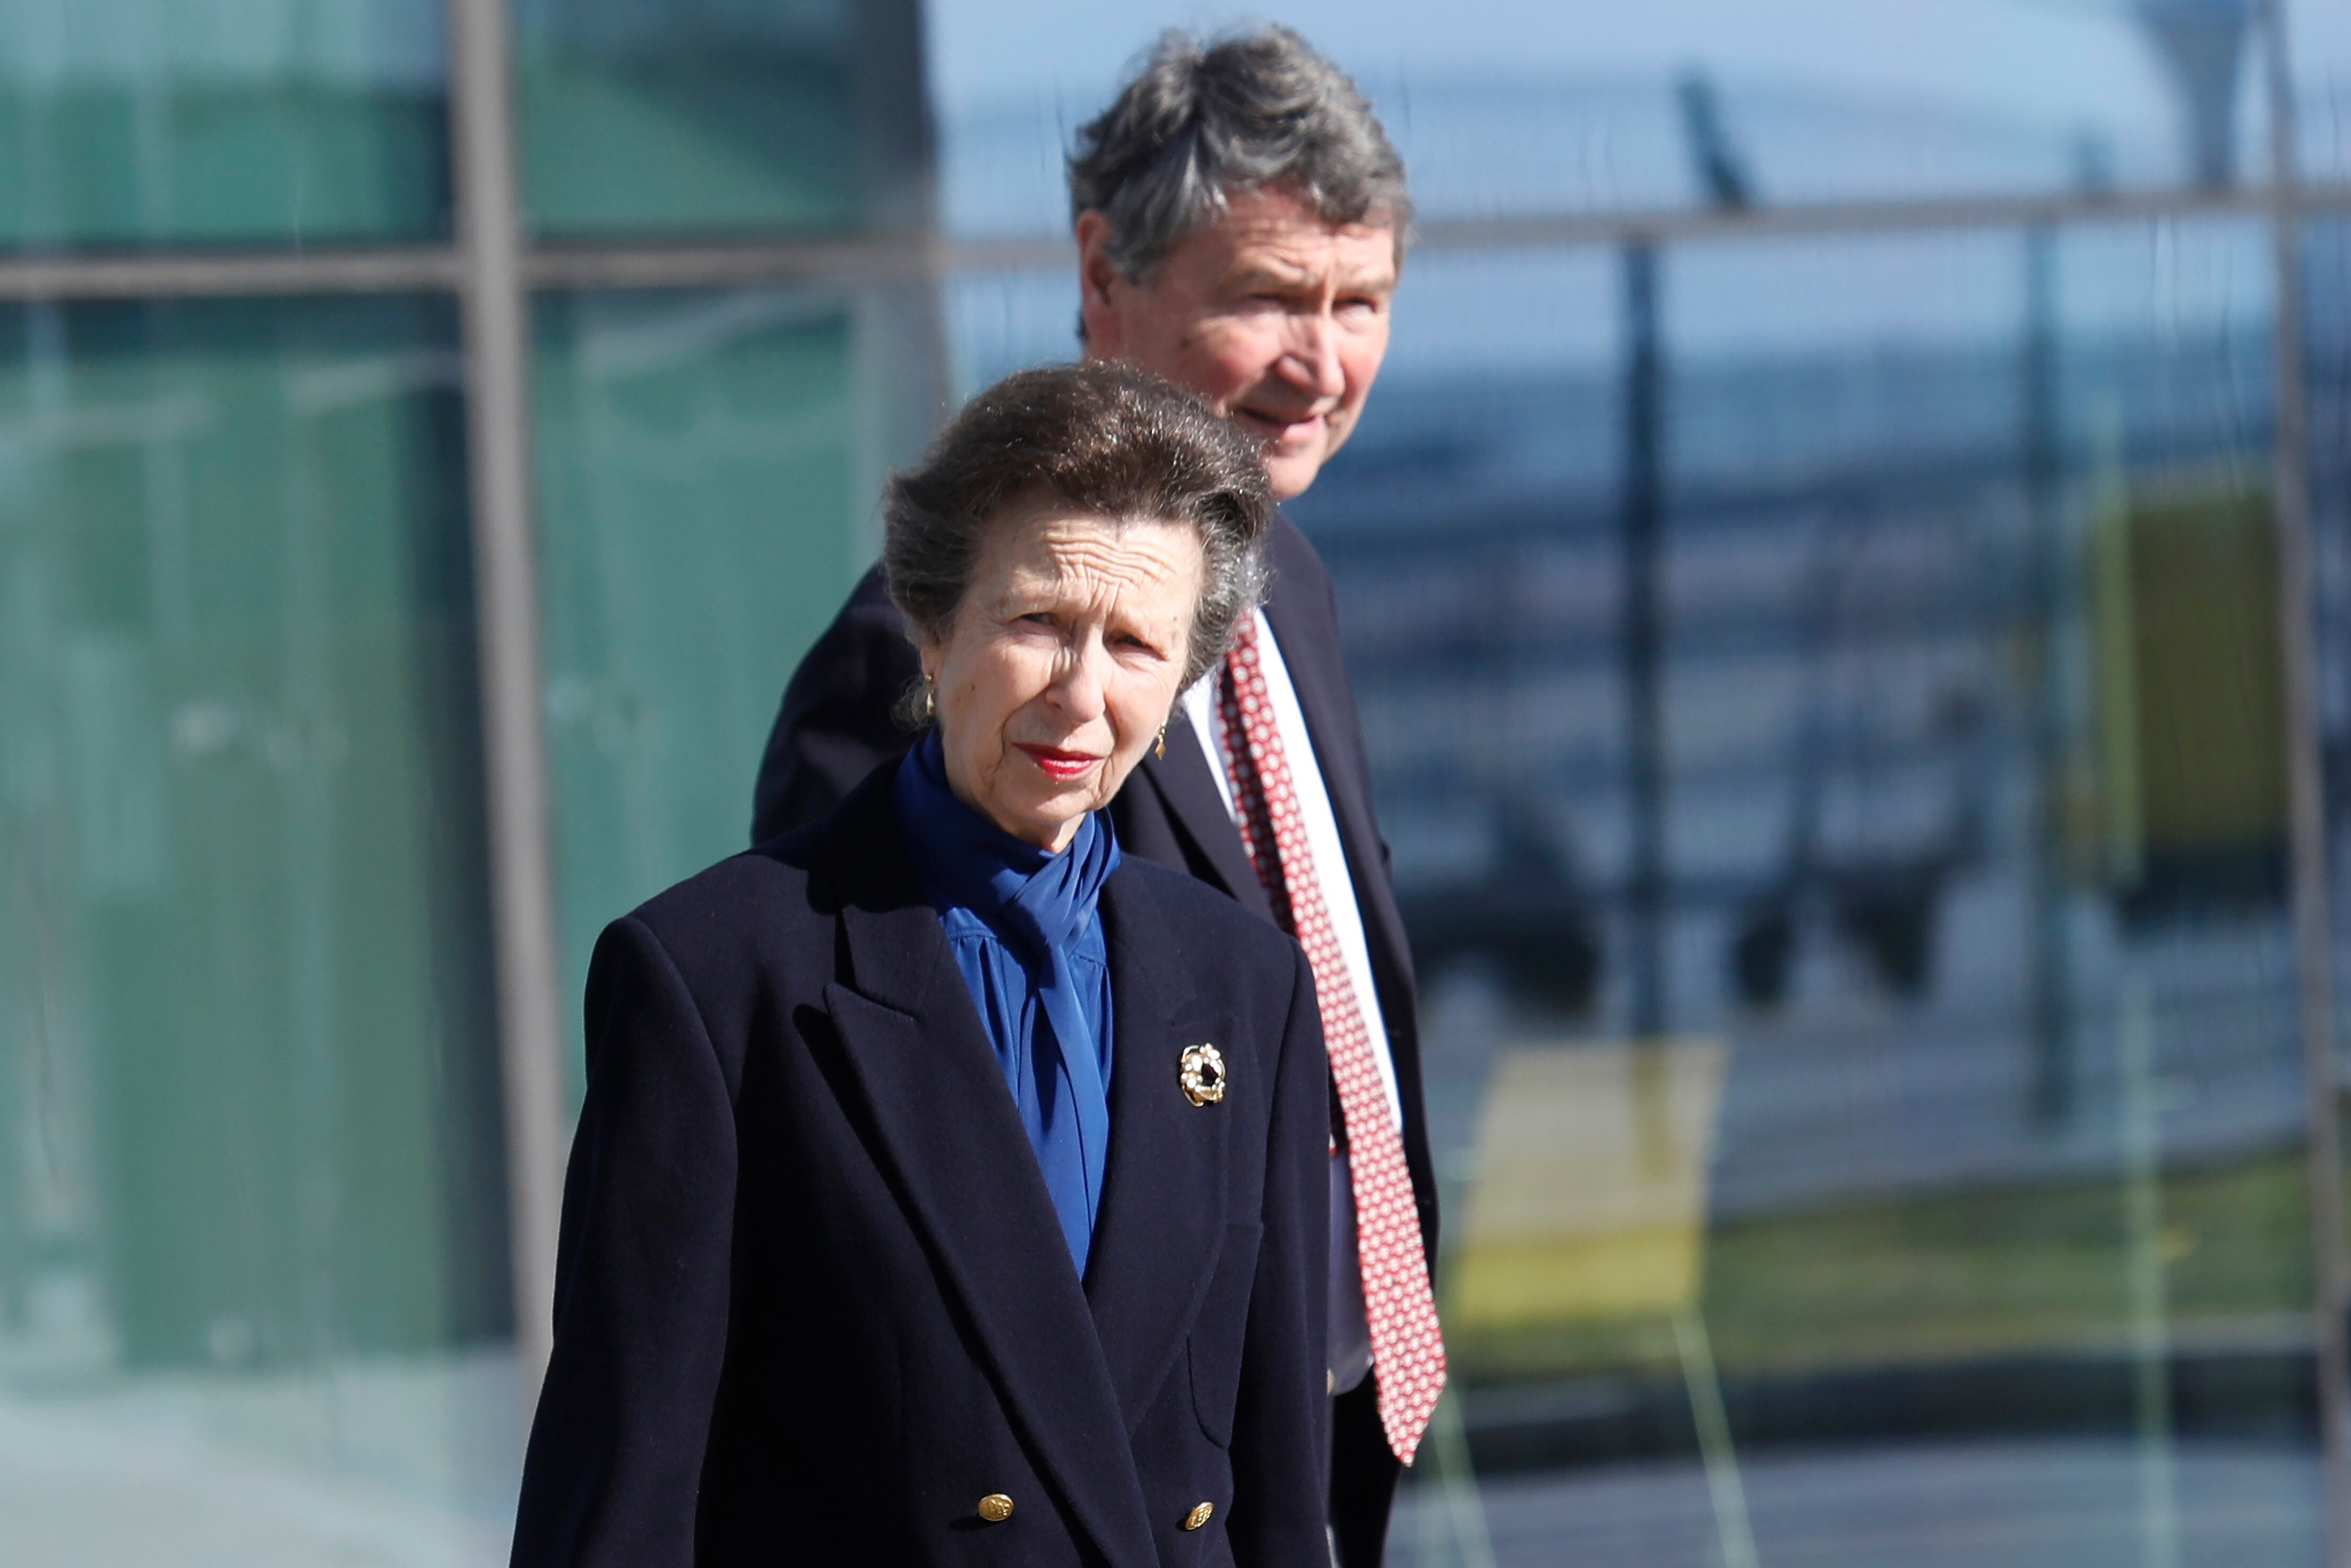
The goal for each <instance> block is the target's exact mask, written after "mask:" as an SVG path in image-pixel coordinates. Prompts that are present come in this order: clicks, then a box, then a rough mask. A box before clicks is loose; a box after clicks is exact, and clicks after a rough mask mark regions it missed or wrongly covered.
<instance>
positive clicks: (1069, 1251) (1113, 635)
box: [515, 365, 1329, 1568]
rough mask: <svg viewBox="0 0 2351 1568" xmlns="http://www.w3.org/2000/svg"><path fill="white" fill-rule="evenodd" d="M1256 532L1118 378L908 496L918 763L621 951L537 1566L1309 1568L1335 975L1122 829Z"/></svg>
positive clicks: (903, 524) (598, 959) (518, 1550)
mask: <svg viewBox="0 0 2351 1568" xmlns="http://www.w3.org/2000/svg"><path fill="white" fill-rule="evenodd" d="M1270 507H1271V502H1270V499H1269V497H1268V492H1267V487H1266V481H1265V478H1264V476H1263V472H1262V469H1261V467H1260V465H1259V458H1258V455H1257V453H1256V451H1255V449H1254V448H1253V446H1251V445H1250V444H1249V443H1248V442H1247V440H1246V438H1244V437H1242V436H1240V435H1238V434H1236V433H1234V432H1233V431H1231V430H1230V429H1229V428H1228V427H1227V426H1226V425H1225V424H1224V423H1222V422H1220V421H1218V420H1217V419H1216V418H1215V417H1214V416H1213V415H1212V414H1210V413H1209V412H1208V411H1207V408H1206V407H1205V406H1204V405H1203V404H1201V403H1200V402H1198V401H1197V400H1196V399H1195V398H1194V397H1192V395H1191V394H1189V393H1187V392H1180V391H1178V390H1176V389H1175V388H1174V387H1171V386H1168V385H1167V384H1165V383H1164V382H1158V381H1155V380H1153V379H1151V378H1149V377H1147V376H1144V375H1143V374H1141V373H1140V372H1136V371H1128V370H1122V369H1118V368H1115V367H1112V366H1107V365H1084V366H1075V367H1071V368H1066V369H1056V370H1048V371H1029V372H1025V373H1023V374H1020V375H1017V376H1014V377H1012V378H1011V379H1010V380H1008V381H1007V382H1002V383H1001V384H999V385H998V386H997V387H995V388H993V389H992V390H990V391H988V392H985V393H982V394H981V395H980V396H979V397H978V398H977V399H976V400H975V401H974V402H972V404H971V405H970V406H969V407H967V409H966V410H965V411H964V412H963V413H962V414H961V415H960V416H959V417H958V418H957V419H956V421H955V422H954V423H952V424H951V425H950V426H949V427H948V428H947V430H946V432H945V433H944V434H942V435H941V436H940V438H939V440H938V442H937V444H935V446H934V447H933V449H932V451H931V453H930V455H928V457H927V458H926V460H925V464H924V466H923V467H922V468H921V469H920V470H919V471H917V472H915V473H913V474H909V475H904V476H900V477H899V478H898V479H896V480H895V481H894V482H893V485H892V486H891V488H890V492H889V496H888V499H887V504H886V513H887V528H888V534H887V545H886V548H885V551H884V560H885V563H886V566H887V570H888V574H889V580H890V588H891V592H892V595H893V598H894V599H895V600H896V601H897V603H898V605H899V607H900V608H901V609H902V610H903V611H904V613H905V617H906V620H907V622H908V624H909V626H910V627H911V628H912V632H913V636H914V642H915V644H916V646H917V648H918V650H919V652H920V654H921V663H922V671H923V679H922V684H921V685H920V687H919V689H918V690H917V691H916V692H914V693H913V694H911V695H910V701H909V705H908V706H909V716H910V718H911V719H913V720H914V721H916V722H919V723H920V724H922V725H923V726H924V727H925V730H924V733H923V734H922V736H921V737H920V738H919V740H918V741H917V742H916V744H915V746H914V749H913V750H912V752H910V753H909V754H908V756H907V757H906V758H904V760H903V761H893V762H890V763H886V764H884V765H883V767H882V768H878V769H876V770H875V771H874V773H873V774H872V776H871V777H870V778H868V779H866V781H865V783H864V784H863V785H862V787H861V788H860V789H857V790H856V791H855V792H853V793H852V795H851V796H850V797H849V798H848V799H847V800H845V801H843V802H842V804H841V807H840V808H839V809H838V810H836V811H835V812H834V813H833V814H832V815H831V817H829V818H827V819H825V820H824V821H820V822H819V823H817V824H816V825H814V826H813V827H810V828H809V829H806V830H803V831H799V832H798V833H794V834H791V835H789V836H787V837H785V838H782V839H778V840H776V841H771V842H769V843H767V844H765V845H762V846H761V847H760V848H758V849H757V850H755V851H753V852H751V853H749V854H745V855H738V856H737V857H736V858H735V859H733V860H729V861H726V862H723V863H721V864H719V865H717V866H715V867H713V868H712V869H710V870H708V871H705V872H704V873H701V874H700V875H698V876H695V877H694V878H692V879H691V880H689V881H687V882H684V883H681V884H679V885H678V886H676V887H674V888H673V889H671V890H670V891H669V892H667V893H664V894H662V895H661V896H659V897H657V898H655V899H653V901H652V902H651V903H649V904H645V905H644V906H643V908H641V909H639V910H637V911H636V912H635V913H634V914H632V915H628V916H627V917H625V918H623V919H622V920H619V921H616V922H614V923H613V925H611V927H610V928H609V929H608V930H606V932H605V933H604V936H603V938H602V940H601V942H600V943H599V944H598V945H597V949H596V956H595V962H594V966H593V968H592V970H591V972H590V977H589V981H588V1002H587V1019H588V1041H589V1046H588V1048H589V1078H588V1098H587V1103H586V1105H585V1107H584V1108H583V1110H582V1112H581V1114H580V1131H579V1135H578V1140H577V1143H576V1144H575V1145H574V1147H573V1151H572V1156H571V1170H570V1176H569V1183H568V1185H567V1187H566V1190H565V1194H564V1207H563V1239H562V1255H561V1260H560V1265H559V1282H558V1286H557V1294H556V1302H555V1312H556V1320H555V1322H556V1337H555V1354H554V1358H553V1361H552V1363H551V1364H549V1368H548V1373H547V1383H546V1388H545V1392H544V1393H543V1394H542V1396H541V1397H540V1402H539V1407H538V1421H537V1423H536V1425H535V1427H534V1428H533V1430H532V1433H531V1442H530V1453H529V1458H528V1465H527V1468H526V1470H525V1474H524V1479H523V1490H522V1502H521V1510H520V1517H519V1521H518V1523H517V1531H516V1540H515V1561H516V1563H519V1564H550V1565H551V1564H557V1563H561V1564H611V1565H613V1568H621V1565H623V1564H625V1565H627V1568H673V1565H674V1568H684V1565H686V1564H689V1563H698V1564H734V1563H742V1564H752V1563H758V1564H760V1565H761V1568H769V1565H772V1564H775V1563H826V1564H831V1563H839V1564H844V1565H845V1564H858V1565H860V1568H863V1565H867V1564H877V1563H884V1564H892V1565H900V1564H917V1563H1007V1564H1013V1563H1017V1564H1020V1565H1022V1568H1047V1565H1052V1564H1063V1563H1067V1564H1072V1565H1074V1564H1079V1563H1108V1564H1113V1565H1114V1568H1146V1565H1155V1564H1173V1563H1200V1564H1216V1563H1241V1564H1249V1563H1262V1564H1268V1565H1273V1564H1280V1565H1283V1568H1290V1565H1297V1564H1311V1563H1321V1562H1323V1561H1326V1560H1327V1555H1328V1548H1327V1545H1326V1541H1325V1535H1324V1526H1323V1519H1322V1510H1323V1490H1324V1485H1325V1473H1326V1472H1325V1464H1326V1455H1325V1452H1324V1446H1325V1438H1324V1436H1323V1427H1324V1424H1325V1422H1326V1421H1327V1414H1326V1412H1327V1407H1328V1401H1327V1399H1326V1397H1325V1394H1324V1380H1325V1373H1324V1364H1323V1343H1322V1340H1323V1322H1324V1313H1325V1302H1324V1297H1325V1290H1326V1285H1325V1276H1326V1270H1327V1267H1328V1263H1327V1257H1326V1254H1327V1250H1328V1228H1327V1227H1328V1221H1327V1214H1326V1208H1327V1201H1326V1194H1325V1184H1326V1181H1327V1168H1326V1167H1327V1165H1328V1154H1327V1151H1328V1115H1329V1109H1328V1093H1329V1091H1328V1086H1327V1082H1326V1077H1325V1066H1324V1061H1323V1053H1322V1034H1321V1030H1320V1026H1319V1023H1318V1021H1317V1013H1316V1009H1315V1000H1314V986H1313V980H1312V977H1311V973H1310V971H1309V970H1308V968H1307V966H1306V961H1305V958H1304V956H1303V955H1302V954H1301V952H1300V951H1299V949H1298V947H1297V946H1296V944H1295V943H1293V942H1291V941H1290V939H1289V938H1287V937H1285V936H1281V935H1280V934H1279V933H1277V932H1276V931H1274V930H1273V929H1272V928H1271V927H1270V926H1268V925H1264V924H1262V923H1261V922H1259V921H1257V920H1255V919H1253V918H1252V917H1250V916H1249V915H1247V914H1245V913H1244V912H1243V911H1242V909H1241V907H1240V906H1239V905H1238V904H1235V903H1233V902H1231V901H1230V900H1228V899H1227V898H1224V897H1223V896H1221V895H1220V894H1217V893H1215V892H1212V891H1210V890H1209V889H1207V887H1205V886H1203V885H1201V884H1200V883H1196V882H1194V881H1192V880H1191V879H1189V878H1187V877H1185V876H1183V875H1180V874H1178V873H1174V872H1171V871H1167V870H1164V869H1162V868H1159V867H1156V866H1154V865H1152V864H1150V863H1149V862H1144V861H1142V860H1140V859H1135V860H1126V861H1122V860H1121V858H1120V855H1119V851H1118V844H1117V842H1116V841H1115V839H1114V837H1113V832H1112V830H1111V825H1110V818H1109V816H1108V814H1107V813H1106V812H1104V811H1103V810H1102V808H1103V807H1104V806H1105V805H1106V804H1107V803H1108V802H1109V800H1111V798H1112V797H1113V795H1115V794H1116V793H1117V792H1118V788H1119V785H1120V784H1121V783H1122V782H1123V780H1124V779H1125V778H1126V776H1127V774H1128V772H1129V771H1130V770H1131V769H1132V768H1134V765H1135V764H1136V762H1137V761H1139V760H1140V759H1141V758H1142V755H1143V751H1144V747H1149V746H1152V745H1154V744H1155V743H1156V742H1157V741H1158V739H1159V737H1160V736H1161V734H1162V732H1163V731H1164V729H1165V725H1166V722H1167V718H1168V715H1169V711H1170V709H1171V708H1172V706H1174V704H1175V700H1176V697H1177V695H1178V694H1179V693H1180V692H1181V691H1182V690H1183V689H1184V688H1185V687H1186V685H1188V684H1189V683H1190V682H1191V681H1193V680H1195V679H1196V678H1197V677H1198V676H1199V675H1200V674H1201V673H1202V672H1203V671H1205V670H1207V669H1208V668H1210V667H1211V665H1212V664H1214V663H1215V662H1216V660H1217V659H1218V658H1219V657H1220V656H1221V655H1222V653H1223V651H1224V648H1225V645H1226V643H1227V640H1228V636H1229V635H1230V633H1231V632H1232V631H1233V629H1234V626H1235V623H1236V622H1237V620H1238V618H1239V617H1241V616H1243V615H1245V614H1247V613H1248V612H1249V609H1250V607H1251V605H1252V604H1253V603H1254V602H1255V601H1256V597H1257V595H1258V593H1259V587H1260V579H1261V577H1262V569H1261V567H1260V565H1259V555H1258V551H1259V539H1260V536H1261V535H1262V532H1263V530H1264V528H1265V526H1266V521H1267V517H1268V516H1269V513H1270Z"/></svg>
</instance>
